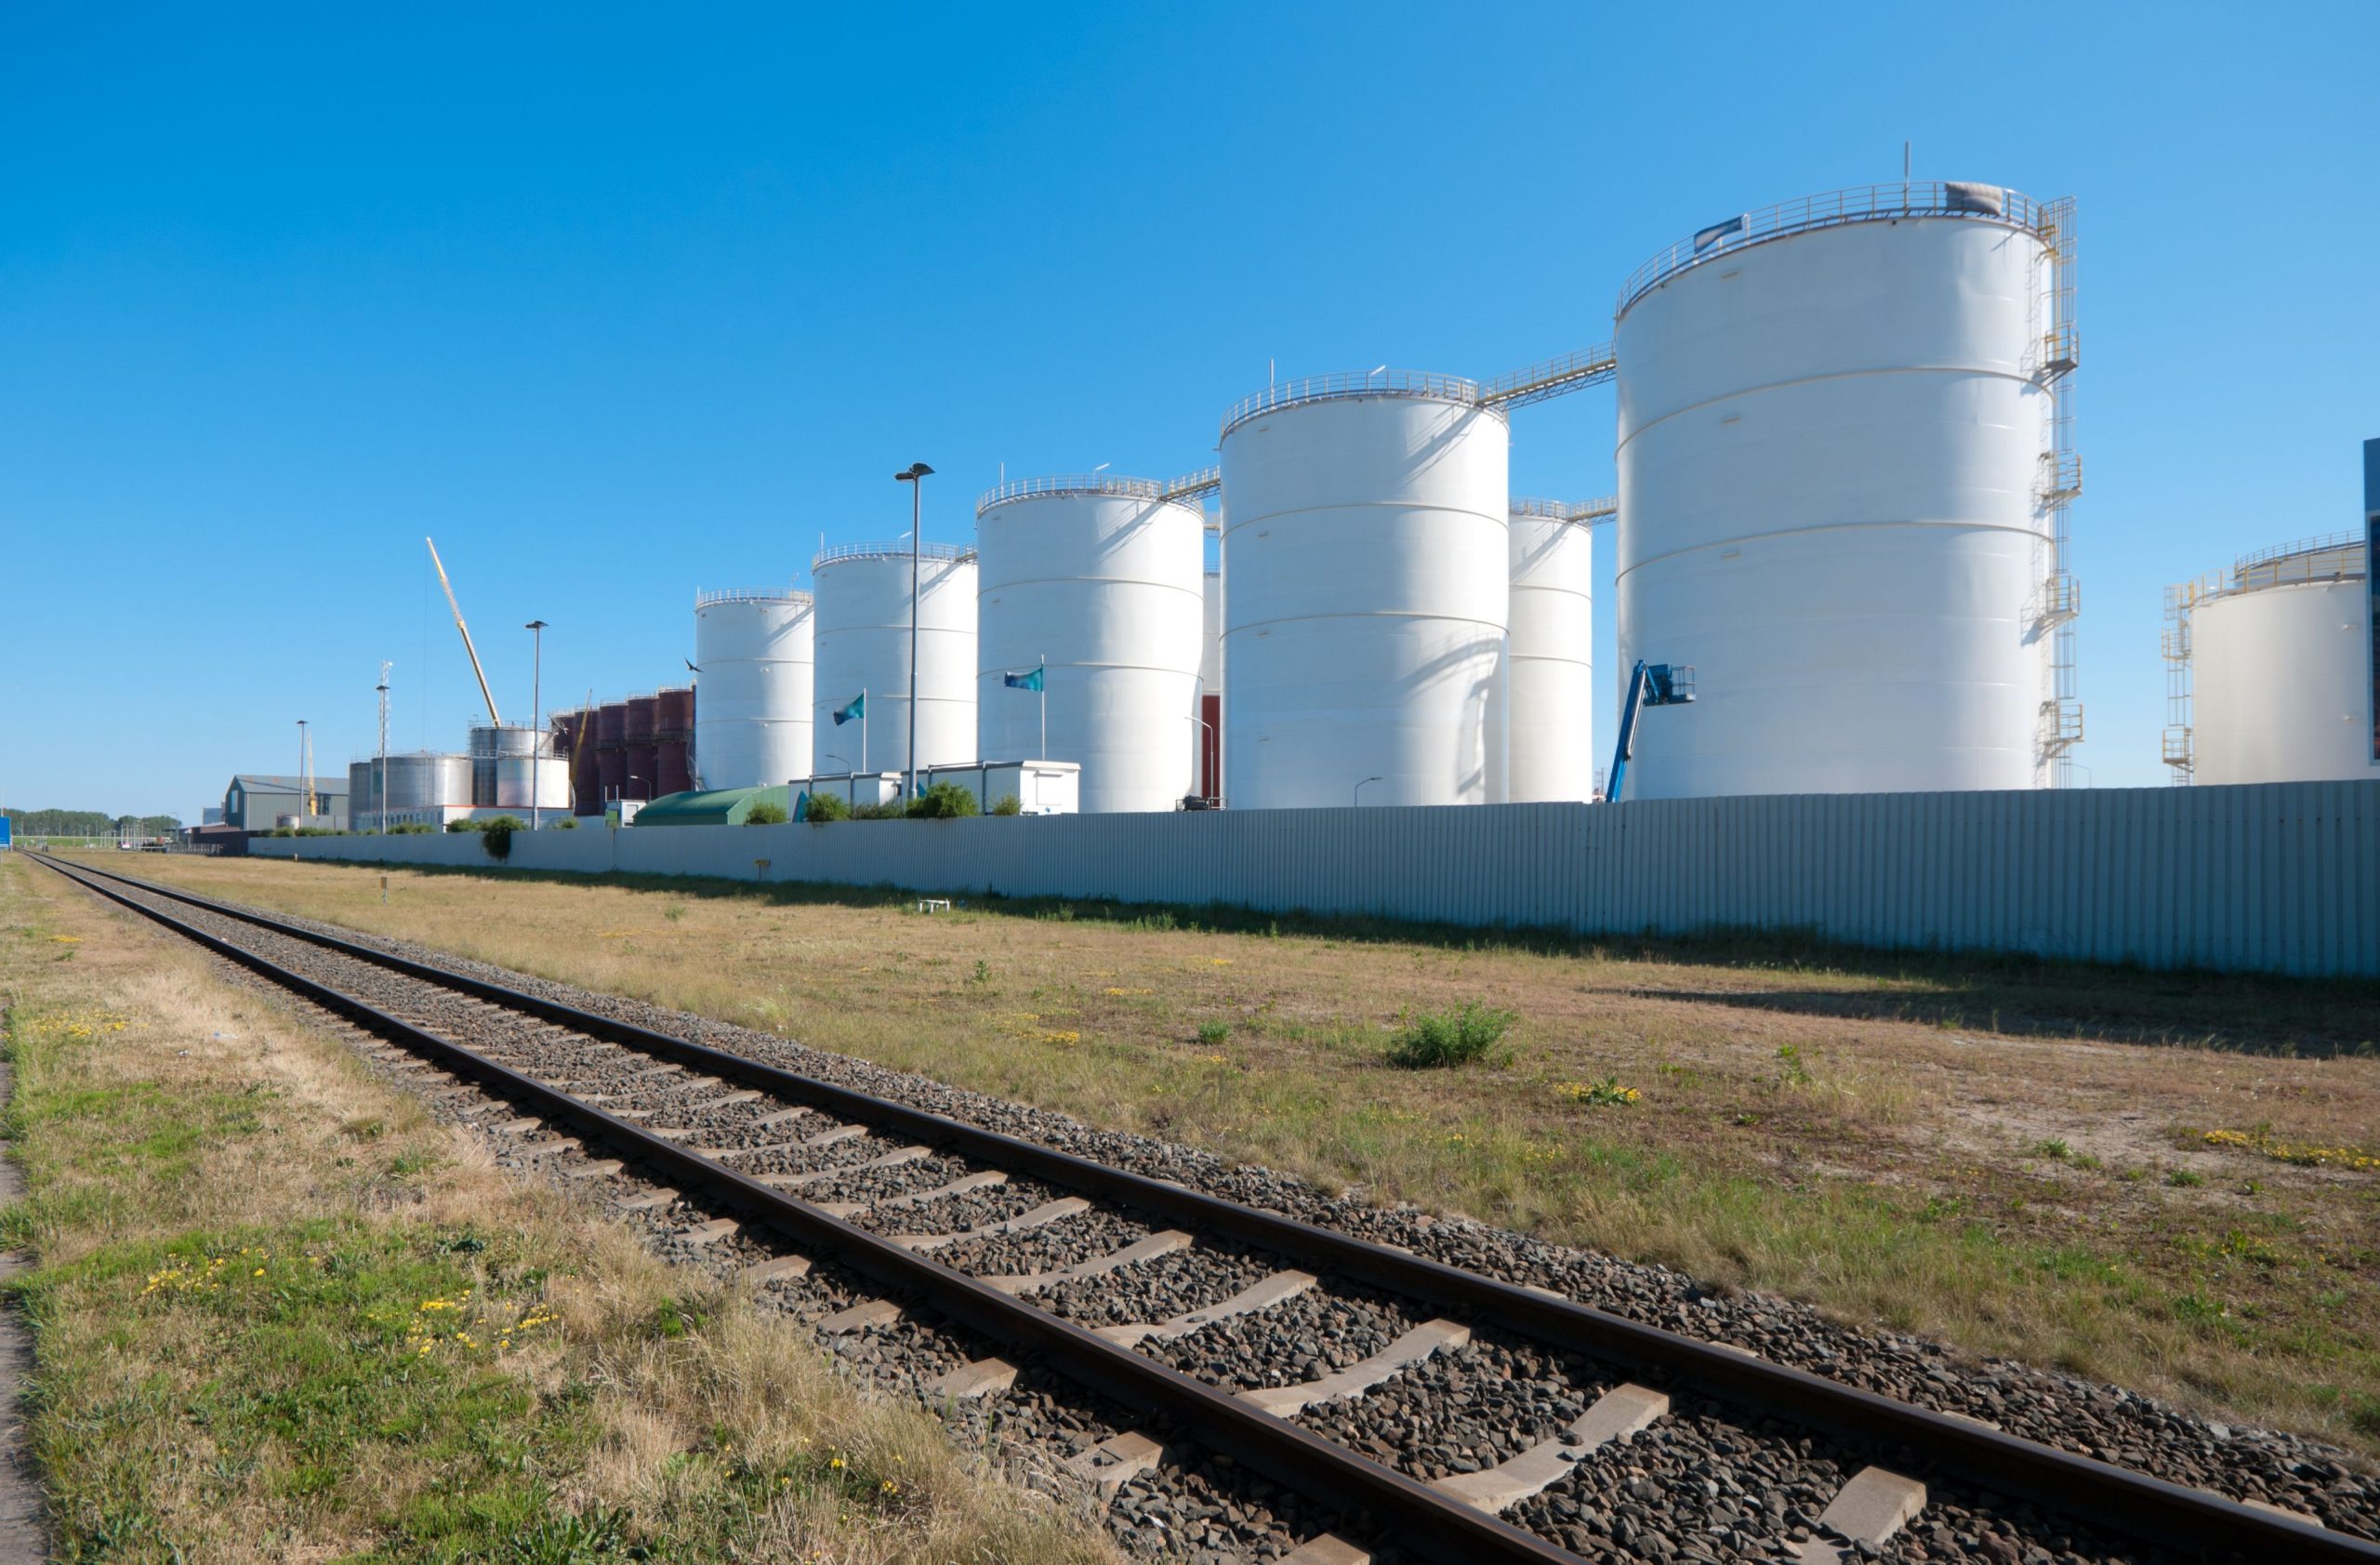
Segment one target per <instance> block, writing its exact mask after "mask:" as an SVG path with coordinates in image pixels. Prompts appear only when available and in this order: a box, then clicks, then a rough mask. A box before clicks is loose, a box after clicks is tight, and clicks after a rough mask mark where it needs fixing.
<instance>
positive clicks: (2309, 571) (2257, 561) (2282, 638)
mask: <svg viewBox="0 0 2380 1565" xmlns="http://www.w3.org/2000/svg"><path fill="white" fill-rule="evenodd" d="M2369 568H2370V567H2369V563H2368V562H2367V561H2366V560H2365V558H2364V541H2363V538H2362V537H2360V535H2356V534H2341V535H2339V536H2337V537H2328V538H2317V539H2310V540H2307V541H2306V542H2303V543H2295V544H2289V545H2285V546H2283V547H2281V548H2280V549H2275V550H2267V551H2265V552H2263V553H2261V554H2252V555H2250V556H2248V557H2247V558H2246V559H2243V560H2241V561H2240V562H2239V563H2238V564H2236V565H2234V566H2233V567H2232V570H2231V573H2230V575H2229V576H2228V577H2225V578H2223V579H2222V581H2221V583H2220V584H2219V585H2218V586H2217V587H2216V588H2215V590H2214V591H2213V592H2212V593H2211V594H2209V595H2206V596H2202V597H2201V598H2200V599H2199V600H2198V601H2197V603H2195V604H2194V606H2193V607H2192V608H2191V610H2190V627H2189V639H2190V663H2191V668H2192V678H2193V683H2194V684H2195V687H2196V688H2195V691H2194V693H2193V695H2192V697H2191V714H2190V726H2191V730H2192V744H2193V749H2194V750H2195V752H2196V763H2195V765H2194V767H2193V774H2194V776H2195V780H2197V781H2199V782H2201V783H2257V782H2324V781H2335V780H2340V779H2349V778H2358V777H2373V776H2380V766H2374V765H2373V760H2372V747H2373V722H2374V714H2373V710H2372V706H2373V667H2372V644H2373V643H2372V632H2371V628H2370V620H2369V618H2368V616H2369V615H2370V613H2371V608H2370V603H2371V599H2370V596H2369V591H2368V580H2367V577H2368V574H2369Z"/></svg>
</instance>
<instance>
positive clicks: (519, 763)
mask: <svg viewBox="0 0 2380 1565" xmlns="http://www.w3.org/2000/svg"><path fill="white" fill-rule="evenodd" d="M470 802H471V803H472V804H474V805H476V806H478V807H480V808H482V809H490V808H493V809H506V810H525V809H528V808H529V807H530V806H531V804H532V803H535V804H536V807H537V808H539V809H545V810H560V809H567V808H568V807H569V805H570V775H569V773H568V771H567V770H566V769H565V768H564V766H563V763H562V762H561V761H560V760H558V759H557V758H556V757H555V755H554V753H553V742H552V737H551V736H550V734H549V732H548V731H547V730H545V729H541V728H531V727H529V726H527V725H526V724H524V723H505V724H503V725H502V726H500V727H499V726H497V725H496V724H493V723H474V724H473V725H472V727H471V796H470Z"/></svg>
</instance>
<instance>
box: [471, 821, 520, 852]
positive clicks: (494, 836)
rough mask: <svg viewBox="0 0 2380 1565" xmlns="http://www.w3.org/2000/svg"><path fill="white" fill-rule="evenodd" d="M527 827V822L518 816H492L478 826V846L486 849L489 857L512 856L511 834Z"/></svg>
mask: <svg viewBox="0 0 2380 1565" xmlns="http://www.w3.org/2000/svg"><path fill="white" fill-rule="evenodd" d="M528 829H529V823H528V822H527V821H525V820H522V818H521V817H520V816H493V817H492V818H490V819H489V820H488V821H486V822H485V823H484V824H483V825H482V826H481V828H480V846H482V847H483V848H485V849H486V850H487V855H488V857H490V858H509V857H511V856H512V834H513V833H514V832H515V831H526V830H528Z"/></svg>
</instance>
